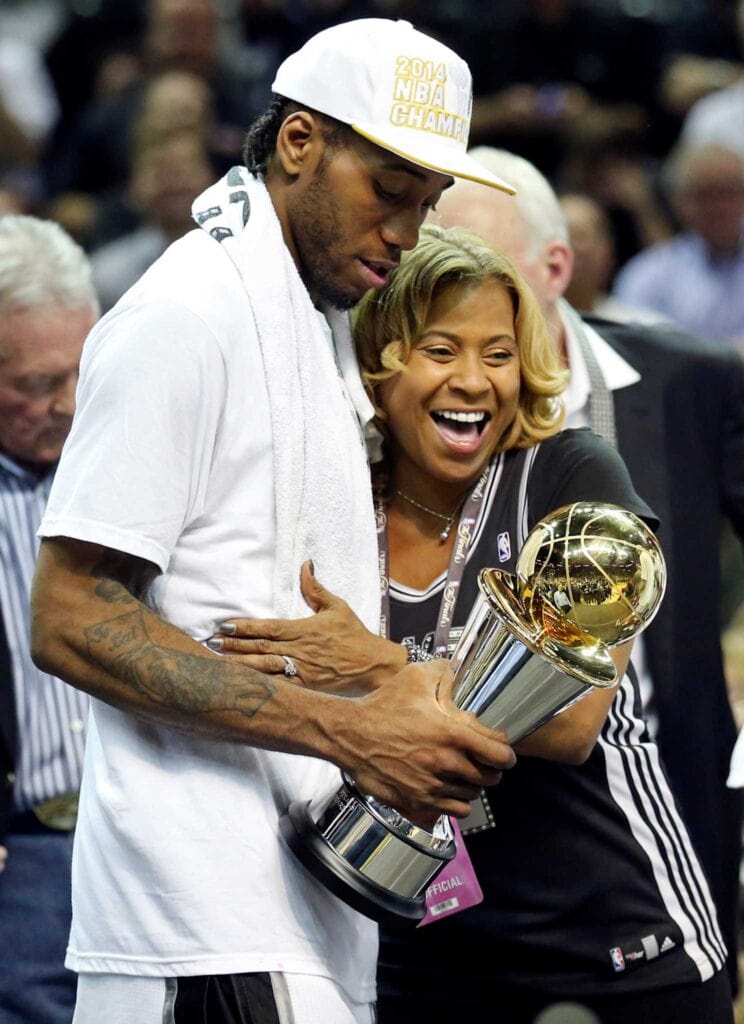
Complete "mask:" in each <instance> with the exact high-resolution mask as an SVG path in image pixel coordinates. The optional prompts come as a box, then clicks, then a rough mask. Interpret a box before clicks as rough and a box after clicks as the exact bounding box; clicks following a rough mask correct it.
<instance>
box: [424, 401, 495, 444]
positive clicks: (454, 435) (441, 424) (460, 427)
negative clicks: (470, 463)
mask: <svg viewBox="0 0 744 1024" xmlns="http://www.w3.org/2000/svg"><path fill="white" fill-rule="evenodd" d="M430 415H431V418H432V420H433V421H434V425H435V426H436V428H437V432H438V433H439V436H440V437H441V438H442V440H443V441H444V443H445V444H446V445H447V447H448V448H451V449H452V450H453V451H456V452H460V453H462V454H465V455H470V454H472V453H473V452H477V451H478V449H479V448H480V446H481V443H482V441H483V433H484V431H485V429H486V426H487V425H488V423H489V422H490V420H491V413H490V412H485V410H483V409H479V410H477V411H476V410H473V411H465V410H456V409H437V410H435V411H433V412H432V413H430Z"/></svg>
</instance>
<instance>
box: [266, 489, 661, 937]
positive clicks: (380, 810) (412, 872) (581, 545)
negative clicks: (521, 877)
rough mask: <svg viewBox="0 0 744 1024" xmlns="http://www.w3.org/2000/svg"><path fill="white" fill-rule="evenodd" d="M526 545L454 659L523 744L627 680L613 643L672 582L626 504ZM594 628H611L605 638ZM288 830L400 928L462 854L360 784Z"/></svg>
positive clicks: (332, 880) (587, 514) (364, 906)
mask: <svg viewBox="0 0 744 1024" xmlns="http://www.w3.org/2000/svg"><path fill="white" fill-rule="evenodd" d="M608 517H609V518H610V519H611V522H610V524H609V525H608ZM600 523H601V527H600V526H599V524H600ZM523 551H524V552H525V561H524V562H523V561H522V560H521V555H520V560H518V562H517V574H516V575H515V576H511V575H509V574H507V573H503V572H499V571H498V570H496V569H484V570H482V571H481V572H480V574H479V576H478V588H479V594H478V597H477V598H476V602H475V604H474V606H473V608H472V609H471V612H470V615H469V616H468V620H467V623H466V625H465V628H464V629H463V632H462V635H461V636H460V639H459V641H458V644H457V647H456V648H455V651H454V653H453V655H452V659H451V666H452V669H453V673H454V689H453V697H454V703H455V705H456V706H457V707H458V708H460V709H461V710H463V711H469V712H472V713H473V714H474V715H475V716H476V717H477V718H478V720H479V721H480V722H481V723H482V724H483V725H486V726H488V727H489V728H492V729H494V730H500V731H503V732H504V733H506V735H507V737H508V740H509V742H510V743H516V742H518V741H519V740H521V739H523V738H524V737H525V736H527V735H528V734H529V733H530V732H533V731H534V730H535V729H537V728H539V727H540V726H541V725H544V724H545V723H546V722H548V721H549V720H550V719H551V718H553V717H554V716H555V715H557V714H558V713H559V712H561V711H563V710H564V709H565V708H567V707H569V706H570V705H571V704H573V703H574V702H576V701H577V700H579V699H581V698H582V697H583V696H585V695H586V694H587V693H589V692H590V691H591V690H592V689H597V688H599V689H603V688H607V687H611V686H613V685H615V683H616V682H617V672H616V669H615V665H614V662H613V661H612V658H611V657H610V653H609V650H608V644H609V642H610V641H613V642H622V641H624V640H627V639H629V638H630V636H633V635H636V634H637V633H639V632H640V631H641V629H643V628H644V627H645V625H647V624H648V622H650V620H651V618H652V617H653V615H654V614H655V611H656V608H657V607H658V603H659V601H660V599H661V595H662V593H663V589H664V580H665V574H664V563H663V559H662V556H661V552H660V550H659V548H658V545H657V543H656V540H655V538H654V537H653V535H652V534H651V533H650V531H649V530H648V528H647V527H646V526H645V524H643V523H642V522H641V520H639V519H637V518H636V517H635V516H633V515H632V514H631V513H629V512H626V511H625V510H623V509H617V508H616V507H615V506H608V505H596V504H590V503H579V504H575V505H571V506H567V507H566V508H564V509H560V510H558V512H556V513H553V514H552V516H550V517H547V518H546V519H544V520H541V522H540V523H539V524H537V526H536V527H535V528H534V529H533V531H531V533H530V535H529V537H528V538H527V542H526V543H525V547H524V549H523ZM525 566H527V568H525ZM574 569H575V570H576V571H575V572H574V571H573V570H574ZM613 617H614V629H613V627H612V625H611V621H610V620H611V619H613ZM587 620H589V621H591V622H598V621H601V623H602V634H603V636H602V639H597V637H596V636H595V635H593V634H592V632H591V631H589V630H588V629H587V628H586V622H587ZM280 827H281V832H282V835H283V837H284V839H285V841H286V842H287V844H288V846H289V847H290V849H291V850H292V851H293V853H294V854H295V855H296V856H297V857H298V859H299V860H300V861H301V862H302V863H303V864H304V865H305V867H306V868H307V869H308V870H309V871H310V872H311V873H312V874H313V875H314V877H315V878H316V879H318V881H320V882H322V883H323V884H324V885H325V886H326V887H327V888H328V889H330V890H331V891H332V892H333V893H335V894H336V896H338V897H339V898H340V899H342V900H344V902H346V903H348V904H349V905H350V906H352V907H354V908H355V909H356V910H358V911H360V912H361V913H363V914H365V915H366V916H368V917H371V918H373V919H374V920H376V921H378V922H380V923H382V924H387V925H389V926H393V927H396V926H397V927H400V926H401V925H405V924H415V923H417V922H418V921H420V920H421V919H422V917H423V916H424V914H425V912H426V902H425V893H426V889H427V887H428V885H429V884H430V883H431V881H432V880H433V879H434V878H435V877H436V875H437V874H438V873H439V871H441V869H442V868H443V867H444V866H445V864H446V863H447V862H448V861H450V860H451V859H452V858H453V857H454V855H455V842H454V839H453V835H452V829H451V826H450V822H449V819H448V818H447V817H441V818H439V819H438V821H437V822H436V824H435V825H434V827H433V828H432V829H431V830H430V831H429V830H427V829H424V828H421V827H420V826H418V825H415V824H414V823H413V822H411V821H409V820H408V819H407V818H406V817H404V816H403V815H402V814H400V813H399V812H398V811H396V810H395V809H394V808H392V807H388V806H387V805H385V804H383V803H381V802H380V801H378V800H375V799H374V798H373V797H371V796H368V795H367V794H365V793H362V792H360V790H358V789H357V787H356V786H355V785H354V783H353V782H352V781H351V779H349V778H348V777H345V778H344V782H343V785H342V786H341V787H340V788H339V789H337V790H335V791H333V792H331V793H327V794H324V795H323V796H321V797H318V798H316V799H315V800H313V801H310V802H305V803H293V804H292V805H291V806H290V807H289V809H288V811H287V813H286V814H285V815H284V816H283V818H282V819H281V822H280Z"/></svg>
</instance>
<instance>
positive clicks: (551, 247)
mask: <svg viewBox="0 0 744 1024" xmlns="http://www.w3.org/2000/svg"><path fill="white" fill-rule="evenodd" d="M545 267H546V271H547V281H546V289H547V293H548V294H547V298H548V301H549V303H550V304H551V305H552V304H553V303H554V302H557V301H558V299H560V298H561V296H562V295H563V293H564V292H565V290H566V288H568V285H569V282H570V280H571V275H572V274H573V267H574V257H573V251H572V249H571V247H570V246H569V245H568V244H567V243H566V242H561V241H558V240H556V241H553V242H548V244H547V246H546V251H545Z"/></svg>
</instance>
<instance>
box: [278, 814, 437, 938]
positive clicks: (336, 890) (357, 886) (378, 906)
mask: <svg viewBox="0 0 744 1024" xmlns="http://www.w3.org/2000/svg"><path fill="white" fill-rule="evenodd" d="M279 829H280V831H281V834H282V837H283V839H284V841H285V842H286V844H287V846H288V847H289V848H290V850H291V851H292V853H293V854H294V855H295V857H297V859H298V860H299V861H300V863H301V864H302V865H303V866H304V867H305V868H306V869H307V870H308V871H309V872H310V874H311V875H312V876H313V877H314V878H316V879H317V880H318V881H319V882H321V883H322V884H323V885H324V886H325V888H326V889H329V890H330V891H331V892H332V893H333V894H334V896H338V898H339V899H340V900H343V902H344V903H346V904H348V906H350V907H353V908H354V910H358V911H359V913H360V914H364V916H365V917H369V918H371V919H372V920H373V921H377V923H378V924H384V925H386V926H388V927H390V928H398V929H400V928H408V927H414V926H415V925H417V924H418V922H419V921H421V919H422V918H423V916H424V914H425V913H426V898H425V894H424V893H421V894H420V895H418V896H401V895H398V894H397V893H394V892H390V890H388V889H385V888H383V887H382V886H380V885H376V884H375V883H374V882H372V881H370V879H369V878H366V877H365V876H364V875H363V874H361V873H360V872H359V871H358V870H357V869H356V868H354V867H353V866H352V865H351V864H349V863H348V862H347V861H345V860H344V858H343V857H341V856H340V855H339V854H338V853H337V852H336V850H335V849H334V847H333V846H332V845H331V843H329V842H328V840H327V839H326V838H325V837H324V835H323V833H322V831H321V829H320V828H319V827H318V825H317V824H316V822H315V821H314V820H313V818H312V816H311V814H310V804H309V803H293V804H291V805H290V807H289V810H288V811H287V813H286V814H285V815H283V816H282V818H281V819H280V822H279ZM442 866H443V865H442Z"/></svg>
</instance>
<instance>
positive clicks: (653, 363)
mask: <svg viewBox="0 0 744 1024" xmlns="http://www.w3.org/2000/svg"><path fill="white" fill-rule="evenodd" d="M471 156H473V157H474V158H476V159H478V160H479V161H480V162H481V163H485V164H486V166H487V167H489V168H490V170H491V171H493V172H494V173H496V174H506V175H508V177H509V181H511V182H512V183H513V184H514V185H515V186H516V188H517V196H516V197H515V199H514V201H513V202H511V201H510V202H509V203H503V202H500V201H499V197H498V196H497V195H496V194H495V193H492V192H491V193H486V192H485V190H483V191H484V196H485V201H483V200H484V197H483V196H481V195H479V194H478V193H477V192H476V191H473V190H471V189H470V187H469V185H468V183H467V182H457V184H456V185H455V187H454V188H453V189H451V190H450V191H449V192H448V194H447V195H446V197H443V199H442V202H441V204H440V206H439V208H438V214H437V216H438V217H440V218H441V219H442V220H443V222H444V223H445V224H459V225H462V226H464V227H468V228H470V229H471V230H474V231H476V232H477V233H478V234H480V235H481V236H482V237H484V238H485V239H487V241H489V242H490V243H491V244H492V245H495V246H497V247H498V248H499V249H501V251H503V252H504V253H505V254H506V255H507V256H508V257H509V258H510V259H511V260H512V261H513V262H514V264H515V266H516V267H517V268H518V269H519V271H520V272H521V273H522V275H523V276H524V277H525V278H526V280H527V281H528V282H529V283H530V285H531V286H532V288H533V289H534V292H535V294H536V296H537V298H538V300H539V301H540V304H541V306H542V309H543V312H544V314H545V318H546V320H547V322H548V326H549V328H550V331H551V334H552V336H553V339H554V341H555V344H556V346H557V347H558V349H559V350H560V352H561V354H562V356H563V359H564V361H565V364H566V365H567V366H568V367H569V368H570V370H571V378H570V382H569V385H568V388H567V390H566V394H565V396H564V401H565V405H566V413H567V416H566V423H567V425H568V426H569V427H577V426H584V425H587V424H589V425H590V426H591V427H592V428H593V429H594V430H595V432H596V433H601V434H603V435H604V436H605V437H607V438H608V439H609V440H611V441H613V442H614V443H615V444H616V446H617V449H618V451H619V452H620V454H621V455H622V457H623V460H624V461H625V463H626V465H627V467H628V469H629V471H630V475H631V477H632V479H633V483H634V485H635V487H636V489H637V490H638V493H639V494H640V495H641V497H642V498H644V499H645V500H646V501H647V502H648V503H649V505H650V506H651V507H652V508H653V509H654V511H655V512H656V514H657V515H658V516H659V518H660V520H661V528H660V530H659V540H660V541H661V544H662V547H663V549H664V554H665V556H666V559H667V563H668V567H669V582H668V585H667V591H666V594H665V597H664V601H663V602H662V606H661V608H660V611H659V614H658V615H657V616H656V618H655V620H654V622H652V623H651V625H650V626H649V628H648V629H647V630H646V631H645V632H644V634H643V636H642V637H641V638H640V639H637V640H636V641H635V644H634V647H633V653H632V656H631V668H632V671H634V672H635V674H636V675H637V677H638V681H639V685H640V691H641V694H642V696H643V702H644V711H645V715H646V719H647V722H648V725H649V728H650V729H651V731H652V734H653V735H654V738H655V740H656V743H657V745H658V747H659V750H660V752H661V756H662V759H663V762H664V767H665V768H666V771H667V774H668V776H669V779H670V782H671V784H672V791H673V792H674V795H675V797H676V798H677V800H678V801H679V803H680V805H681V808H682V812H683V816H684V819H685V824H686V825H687V828H688V830H689V833H690V836H691V838H692V841H693V844H694V846H695V850H696V852H697V854H698V857H699V859H700V861H701V863H702V865H703V868H704V869H705V871H706V874H707V875H708V880H709V882H710V887H711V892H712V895H713V899H714V901H715V904H716V910H717V912H718V918H719V922H720V925H721V931H722V932H723V935H724V939H725V940H726V945H727V947H728V952H729V957H728V964H727V966H728V969H729V976H730V978H731V982H732V988H734V989H735V988H736V983H737V959H736V951H737V929H738V914H737V906H738V897H739V862H740V857H741V821H742V799H741V793H740V792H738V791H737V792H732V791H731V790H728V789H727V788H726V777H727V774H728V766H729V760H730V757H731V751H732V748H733V746H734V741H735V738H736V729H735V726H734V719H733V714H732V710H731V707H730V704H729V701H728V694H727V689H726V681H725V678H724V674H723V665H722V659H721V645H720V623H719V617H718V607H719V595H720V591H721V577H720V561H719V544H720V526H721V517H722V516H726V517H728V519H729V520H730V522H731V524H732V527H733V529H734V532H735V533H736V535H737V536H738V537H739V539H740V540H744V367H743V366H742V362H741V360H740V359H739V357H738V356H737V355H736V354H735V353H734V352H731V351H729V350H728V349H727V348H726V347H725V346H720V347H719V346H715V347H714V346H713V345H711V344H705V345H703V344H702V343H701V342H700V341H699V340H698V338H697V337H695V336H694V335H691V334H689V333H687V332H686V331H683V330H681V329H679V328H677V327H676V326H673V325H670V324H654V325H648V324H640V323H619V322H613V321H612V320H611V319H610V318H606V319H600V318H599V317H593V316H586V315H583V314H582V316H581V317H580V316H579V315H578V314H577V313H576V311H575V310H574V309H573V308H572V307H571V306H569V305H568V303H566V302H565V300H564V299H563V294H564V292H565V289H566V287H567V285H568V282H569V280H570V278H571V272H572V269H573V254H572V251H571V247H570V244H569V241H568V230H567V227H566V222H565V219H564V217H563V214H562V212H561V208H560V204H559V202H558V199H557V197H556V195H555V193H554V192H553V189H552V188H551V186H550V184H549V183H548V181H547V180H546V179H545V177H544V176H543V175H542V174H541V173H540V172H539V171H538V170H537V168H536V167H535V166H534V165H533V164H531V163H529V162H528V161H526V160H524V159H523V158H522V157H520V156H517V155H516V154H514V153H509V152H507V151H505V150H496V149H487V148H485V147H480V148H477V149H474V150H472V151H471ZM693 750H694V751H695V756H694V757H692V756H691V754H690V752H691V751H693Z"/></svg>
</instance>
